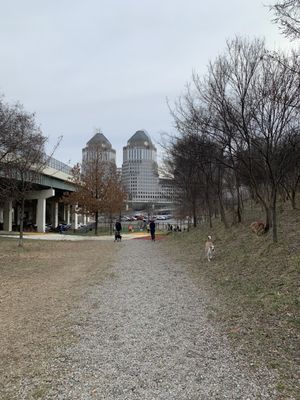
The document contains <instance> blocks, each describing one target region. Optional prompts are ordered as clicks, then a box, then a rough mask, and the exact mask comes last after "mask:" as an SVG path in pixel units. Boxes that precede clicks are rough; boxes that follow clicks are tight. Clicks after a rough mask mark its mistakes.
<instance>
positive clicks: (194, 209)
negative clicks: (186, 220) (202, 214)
mask: <svg viewBox="0 0 300 400" xmlns="http://www.w3.org/2000/svg"><path fill="white" fill-rule="evenodd" d="M193 225H194V228H196V226H197V212H196V204H195V202H194V201H193Z"/></svg>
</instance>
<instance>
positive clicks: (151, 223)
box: [149, 221, 155, 241]
mask: <svg viewBox="0 0 300 400" xmlns="http://www.w3.org/2000/svg"><path fill="white" fill-rule="evenodd" d="M149 228H150V235H151V239H152V240H153V241H155V222H154V221H151V222H150V224H149Z"/></svg>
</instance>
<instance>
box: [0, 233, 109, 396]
mask: <svg viewBox="0 0 300 400" xmlns="http://www.w3.org/2000/svg"><path fill="white" fill-rule="evenodd" d="M112 247H113V243H111V242H95V241H93V242H87V241H84V242H66V241H64V242H50V241H37V240H34V241H26V242H25V247H24V248H19V247H17V240H15V239H4V238H0V252H1V257H0V276H1V284H0V320H1V324H0V349H1V354H0V398H1V399H3V400H4V399H5V400H6V399H7V400H13V399H19V398H30V399H35V398H43V397H44V396H45V393H46V392H47V390H48V388H49V385H51V383H49V379H50V382H51V379H55V376H57V377H58V376H59V375H60V373H61V371H60V370H55V368H53V365H55V360H54V359H53V357H55V355H54V354H56V353H55V352H54V349H57V348H58V347H60V346H61V347H65V346H68V345H70V344H72V343H74V342H76V340H77V337H76V335H75V333H74V332H73V330H72V321H70V318H69V314H70V311H71V310H74V308H75V307H76V303H77V302H78V301H79V300H80V298H81V296H82V295H83V294H84V292H85V291H86V290H87V288H88V287H89V286H90V285H93V284H97V283H98V282H99V281H101V280H103V279H105V278H106V277H107V276H109V275H110V260H111V254H112ZM115 251H116V248H115V247H114V252H115ZM50 370H51V371H50ZM28 382H30V384H29V383H28Z"/></svg>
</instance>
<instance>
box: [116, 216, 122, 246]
mask: <svg viewBox="0 0 300 400" xmlns="http://www.w3.org/2000/svg"><path fill="white" fill-rule="evenodd" d="M121 230H122V225H121V222H120V221H117V222H116V224H115V241H118V242H119V241H121V239H122V236H121Z"/></svg>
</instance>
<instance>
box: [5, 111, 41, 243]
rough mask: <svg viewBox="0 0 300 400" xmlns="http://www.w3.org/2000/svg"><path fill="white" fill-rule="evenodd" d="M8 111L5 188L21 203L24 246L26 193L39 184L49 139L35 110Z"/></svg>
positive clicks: (21, 238)
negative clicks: (38, 122)
mask: <svg viewBox="0 0 300 400" xmlns="http://www.w3.org/2000/svg"><path fill="white" fill-rule="evenodd" d="M6 112H7V114H8V115H7V118H6V121H5V123H4V124H3V125H2V130H1V135H0V136H1V152H2V159H1V173H2V176H3V177H4V179H3V180H2V181H1V183H2V191H3V193H4V195H5V198H6V200H8V199H13V200H15V201H17V202H18V203H19V204H20V213H19V218H20V236H19V246H23V228H24V206H25V199H26V194H27V193H28V192H29V191H30V190H32V188H33V186H34V185H35V184H38V182H39V177H40V174H41V172H42V170H43V169H44V167H45V164H46V163H47V158H46V156H45V149H44V146H45V142H46V140H47V139H46V138H45V137H44V136H43V134H42V132H41V130H40V128H39V127H38V126H37V124H36V121H35V116H34V114H29V113H27V112H25V111H24V110H23V108H22V107H21V106H17V107H14V108H13V109H10V108H7V109H6ZM10 138H12V141H10Z"/></svg>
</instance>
